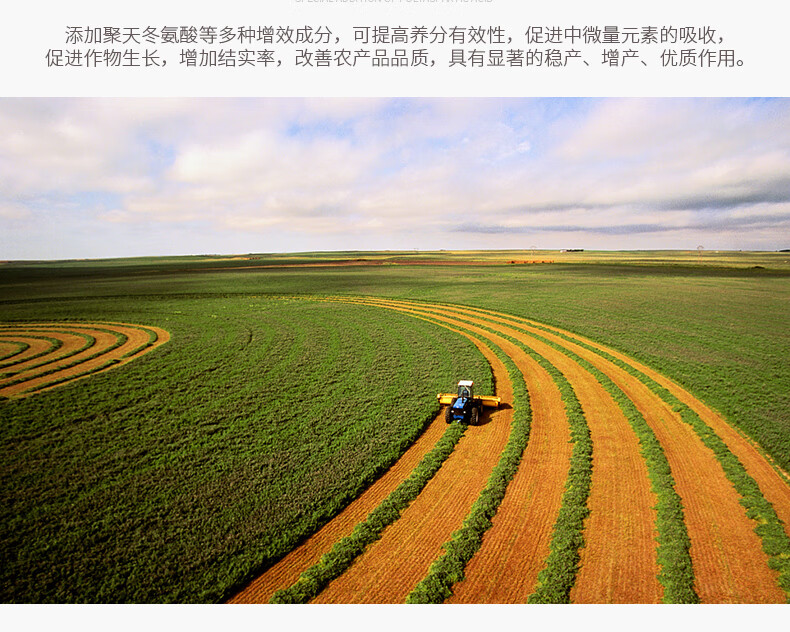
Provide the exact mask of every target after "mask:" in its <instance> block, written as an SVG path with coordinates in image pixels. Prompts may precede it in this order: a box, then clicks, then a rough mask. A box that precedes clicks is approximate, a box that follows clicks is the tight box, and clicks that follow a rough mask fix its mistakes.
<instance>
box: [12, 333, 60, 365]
mask: <svg viewBox="0 0 790 632" xmlns="http://www.w3.org/2000/svg"><path fill="white" fill-rule="evenodd" d="M4 335H5V334H4V330H3V329H2V328H0V339H2V338H3V336H4ZM9 337H10V338H13V341H15V342H16V344H19V345H21V346H22V348H21V350H20V351H18V352H17V353H14V354H13V355H9V356H6V357H5V358H4V359H3V362H0V374H5V373H7V372H9V371H16V370H17V368H18V367H19V365H21V364H22V363H24V362H29V361H31V360H33V359H34V358H37V357H40V356H44V355H48V354H50V353H53V352H54V351H55V349H58V348H59V347H60V345H61V344H62V342H61V341H60V340H57V339H55V338H52V337H50V336H43V335H42V336H36V335H34V334H30V335H27V336H20V335H18V334H9ZM7 344H14V342H12V341H8V342H7Z"/></svg>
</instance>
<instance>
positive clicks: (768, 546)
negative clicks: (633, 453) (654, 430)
mask: <svg viewBox="0 0 790 632" xmlns="http://www.w3.org/2000/svg"><path fill="white" fill-rule="evenodd" d="M474 311H479V312H480V313H484V314H494V313H493V312H491V313H489V312H486V311H485V310H474ZM495 317H497V318H498V319H501V320H504V319H505V318H506V319H507V320H508V321H509V322H519V321H522V322H525V323H529V325H530V326H531V327H532V328H535V329H542V330H544V331H546V332H551V333H552V334H556V335H557V336H560V337H562V338H564V339H565V340H567V341H569V342H572V343H574V344H578V345H579V346H581V347H584V348H586V349H588V350H590V351H593V352H594V353H596V354H597V355H599V356H600V357H603V358H606V359H607V360H609V361H612V362H614V363H615V364H617V365H618V366H620V367H621V368H623V369H624V370H626V371H627V372H628V373H629V374H631V375H633V376H636V377H637V378H638V379H640V380H641V382H643V383H644V384H646V385H647V386H649V387H650V388H651V390H652V391H653V392H655V393H656V394H657V395H658V396H660V397H661V398H662V399H663V400H664V401H666V402H668V403H669V404H670V405H671V406H672V407H673V410H674V412H675V413H678V414H679V418H681V419H682V420H683V421H684V422H685V423H688V424H690V425H692V426H693V427H695V432H696V433H697V435H698V436H699V437H700V438H701V439H702V442H703V443H704V444H705V445H706V446H707V447H708V448H709V449H710V450H711V451H712V452H713V453H714V454H715V456H716V459H717V460H718V462H719V463H720V467H721V468H722V469H723V472H724V473H725V474H726V476H727V478H728V479H729V480H730V482H731V483H732V485H733V486H734V487H735V488H736V489H737V490H738V493H739V495H740V496H741V500H740V504H741V505H743V506H744V507H746V508H747V515H748V516H749V517H750V518H752V519H753V520H755V521H756V522H757V525H756V527H755V532H756V533H757V534H758V535H759V536H760V537H761V539H762V542H763V550H764V551H765V553H766V554H767V555H768V556H769V558H770V559H769V560H768V566H769V567H770V568H772V569H774V570H776V571H778V573H779V577H778V584H779V586H781V588H782V589H783V590H784V591H785V594H787V587H788V581H787V578H788V575H787V569H788V559H790V556H789V555H788V551H789V550H790V548H789V547H788V537H787V534H786V533H785V531H784V530H783V529H782V523H781V521H780V520H779V519H778V517H777V514H776V511H775V510H774V508H773V506H772V505H771V503H770V502H768V501H767V500H766V498H765V497H764V496H763V494H762V493H761V490H760V487H759V486H758V484H757V483H756V481H755V480H754V479H753V478H752V477H751V476H750V475H749V474H748V472H747V470H746V468H745V467H744V465H743V464H742V463H740V461H739V460H738V459H737V458H736V457H735V456H734V455H733V454H732V453H731V452H730V451H729V449H728V448H727V446H726V445H725V443H724V442H723V441H722V439H721V438H720V437H719V436H718V435H717V434H716V433H715V432H714V431H713V430H712V429H711V428H710V427H709V426H707V425H705V424H704V423H703V422H701V420H700V418H699V416H698V415H697V414H696V413H695V412H694V411H693V410H691V408H689V407H688V406H686V405H685V404H683V403H682V402H680V401H679V400H678V399H677V398H676V397H674V396H673V395H672V394H671V393H670V392H669V391H668V390H667V389H666V388H664V387H662V386H661V385H660V384H658V383H657V382H656V381H654V380H652V379H651V378H649V377H648V376H646V375H645V374H644V373H642V372H641V371H639V370H638V369H637V368H636V367H635V366H632V365H631V364H629V363H628V362H627V361H626V360H625V359H624V358H623V357H622V356H619V357H618V358H615V357H614V356H613V355H611V354H610V353H607V352H606V351H605V350H603V349H602V348H601V347H600V346H599V345H594V343H589V342H584V341H583V339H581V338H580V337H578V336H574V335H571V334H568V333H567V332H562V331H561V330H558V329H556V328H553V327H548V326H544V325H541V324H539V323H534V322H533V321H527V320H526V319H518V318H516V317H513V316H508V315H504V314H498V315H495ZM532 335H534V334H532ZM566 353H570V352H569V351H567V350H566ZM612 353H614V352H612ZM574 355H575V354H574ZM576 358H577V361H579V362H580V363H584V364H585V365H586V366H588V369H589V370H590V371H593V372H595V373H596V375H598V377H599V379H600V380H601V382H602V383H603V384H604V385H606V386H607V388H610V389H612V387H614V388H617V387H616V386H615V384H614V383H613V382H611V381H610V380H609V379H608V377H607V376H606V375H603V374H601V373H600V372H599V371H598V369H597V368H596V367H593V366H590V365H589V364H588V363H586V361H585V360H584V359H583V358H581V357H578V356H576ZM617 390H618V391H619V388H618V389H617ZM618 399H619V400H620V401H621V402H623V405H624V406H625V407H629V406H633V404H632V403H631V402H629V401H628V398H627V397H625V396H624V394H623V393H622V392H621V393H620V394H619V395H618ZM636 412H637V413H638V411H636ZM635 428H637V427H636V426H635ZM644 429H645V428H644V426H642V431H641V432H640V431H639V430H638V429H637V431H638V432H640V440H643V438H644ZM648 444H652V447H651V449H650V450H649V451H647V450H643V453H644V454H645V458H646V459H647V460H648V463H649V462H650V460H651V459H652V460H653V461H654V464H653V468H652V469H654V470H655V469H656V468H658V470H659V471H660V472H663V474H662V475H661V478H663V480H664V484H663V487H664V489H665V492H667V493H664V494H663V495H661V494H659V497H660V498H662V502H660V503H659V505H658V509H659V511H660V512H661V513H662V514H663V515H664V518H663V519H660V520H659V521H658V527H659V532H660V536H659V538H660V541H662V542H664V543H667V544H668V543H669V540H674V544H672V545H669V546H667V547H663V549H664V550H663V551H662V549H661V548H660V553H659V554H660V555H661V556H662V560H663V566H664V568H665V572H663V573H662V575H663V576H662V583H664V584H665V587H666V589H667V593H668V594H666V595H665V598H668V599H667V600H677V601H695V597H696V595H695V593H694V590H693V587H691V586H690V584H689V580H690V579H691V564H690V561H689V560H688V559H687V557H688V555H687V553H684V549H685V550H687V549H688V546H689V545H688V543H687V535H685V534H684V533H683V531H684V529H683V528H682V525H680V524H679V517H680V515H682V514H680V512H681V507H680V506H679V500H678V499H677V498H673V496H675V493H674V492H671V493H670V490H669V488H668V487H667V484H668V483H669V482H670V481H671V472H670V471H669V468H668V464H665V463H664V461H666V457H665V456H664V455H663V454H661V453H663V450H661V453H659V452H657V450H656V449H657V448H660V447H661V446H660V445H658V444H656V443H655V442H654V441H653V440H650V439H648ZM644 447H647V445H645V446H644ZM651 454H652V456H650V455H651ZM751 465H752V466H753V467H755V468H758V469H759V468H761V466H764V465H765V463H764V462H760V461H758V462H756V463H754V462H753V463H751ZM761 471H763V472H764V467H762V468H761ZM651 478H655V477H654V474H652V473H651ZM654 484H655V481H654ZM661 487H662V486H657V488H656V489H657V491H658V490H659V489H660V488H661ZM780 489H781V486H780ZM779 500H780V501H781V500H782V499H781V497H780V498H779ZM667 502H668V503H669V504H666V503H667ZM783 509H784V510H787V504H786V502H785V503H784V505H783ZM673 516H674V517H673ZM667 517H673V518H672V519H671V520H670V521H669V522H667V519H666V518H667ZM673 524H674V526H673ZM670 533H671V534H673V536H669V540H667V537H668V534H670ZM667 568H669V569H672V571H671V573H670V575H671V576H674V577H675V581H674V582H673V581H670V577H668V576H667V573H666V569H667ZM672 584H674V588H672ZM672 595H674V597H672Z"/></svg>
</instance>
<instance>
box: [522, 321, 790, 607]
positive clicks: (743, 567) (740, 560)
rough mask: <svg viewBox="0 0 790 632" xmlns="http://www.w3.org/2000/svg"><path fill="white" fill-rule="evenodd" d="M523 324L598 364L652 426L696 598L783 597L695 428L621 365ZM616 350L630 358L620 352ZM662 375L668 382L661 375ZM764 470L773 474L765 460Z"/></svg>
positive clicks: (722, 600) (736, 501)
mask: <svg viewBox="0 0 790 632" xmlns="http://www.w3.org/2000/svg"><path fill="white" fill-rule="evenodd" d="M553 329H555V328H553ZM529 330H530V331H534V332H535V333H536V334H539V335H542V336H544V337H546V338H549V339H552V340H553V341H555V342H557V343H558V344H560V345H562V346H564V347H566V348H567V349H569V350H571V351H573V352H574V353H577V354H578V355H579V356H581V357H583V358H585V359H586V360H588V361H589V362H590V363H592V364H593V365H595V366H596V367H597V368H599V369H600V370H601V371H603V372H604V373H605V374H606V375H607V376H609V377H610V378H611V379H612V381H613V382H615V384H617V385H618V386H619V387H620V388H621V389H622V390H623V391H624V392H625V394H626V395H627V396H628V397H629V399H631V400H632V401H633V402H634V404H635V405H636V407H637V408H638V409H639V411H640V412H641V413H642V414H643V415H644V417H645V419H646V421H647V422H648V424H649V425H650V427H651V428H652V429H653V431H654V432H655V433H656V437H657V438H658V440H659V441H660V442H661V445H662V447H663V448H664V451H665V453H666V456H667V460H668V461H669V464H670V467H671V468H672V474H673V477H674V478H675V489H676V491H677V493H678V494H679V496H680V497H681V499H682V501H683V506H684V512H685V518H686V526H687V529H688V533H689V538H690V540H691V549H690V553H691V558H692V562H693V564H694V572H695V578H696V581H695V589H696V590H697V593H698V595H699V597H700V600H701V601H702V602H703V603H780V602H784V601H785V598H784V593H783V592H782V591H781V589H780V588H779V586H778V584H777V577H778V573H777V572H775V571H773V570H771V569H770V568H768V565H767V561H768V558H767V556H766V554H765V553H764V552H763V551H762V543H761V541H760V539H759V537H758V536H757V534H756V533H755V532H754V527H755V526H756V525H755V524H754V522H753V521H752V520H751V519H749V518H748V517H747V516H746V512H745V510H744V508H743V507H742V506H741V505H740V503H739V500H740V497H739V495H738V494H737V492H736V491H735V489H734V487H733V486H732V484H731V483H730V482H729V481H728V480H727V478H726V476H725V474H724V471H723V470H722V468H721V465H720V464H719V463H718V461H717V460H716V459H715V457H714V455H713V453H712V452H711V451H710V450H709V449H708V448H707V447H706V446H705V445H704V444H703V443H702V441H701V440H700V439H699V437H698V436H697V435H696V433H695V432H694V430H693V429H692V428H691V427H690V426H689V425H688V424H686V423H684V422H683V421H682V420H681V419H680V416H679V415H678V414H677V413H674V412H673V411H672V410H671V409H670V407H669V406H668V405H667V404H665V403H664V402H663V401H662V400H661V399H660V398H659V397H658V395H656V394H655V393H653V392H652V391H651V390H650V389H649V388H648V387H647V386H646V385H644V384H643V383H642V382H640V381H639V380H638V379H636V378H635V377H633V376H631V375H630V374H628V373H627V372H626V371H624V370H623V369H621V368H619V367H617V366H615V365H614V364H612V363H611V362H609V361H608V360H606V359H604V358H602V357H601V356H599V355H597V354H595V353H593V352H591V351H589V350H587V349H585V348H583V347H580V346H578V345H575V344H573V343H570V342H568V341H567V340H565V339H563V338H560V337H559V336H554V335H552V334H551V333H548V332H546V331H544V330H539V329H533V328H529ZM555 331H561V330H558V329H555ZM577 338H578V339H580V340H583V339H582V338H580V337H577ZM585 342H586V341H585ZM595 346H596V347H597V348H599V349H602V350H604V351H607V352H608V353H612V355H619V354H616V353H614V352H612V351H611V350H608V349H606V348H605V347H602V346H600V345H595ZM620 357H621V358H622V359H623V360H624V361H626V362H629V363H631V364H634V365H635V364H636V363H634V362H633V361H632V360H630V359H627V358H626V357H625V356H620ZM645 368H646V367H645ZM653 373H654V372H653ZM654 374H655V373H654ZM655 375H657V374H655ZM651 377H652V376H651ZM658 377H661V376H658ZM662 380H663V381H664V382H667V380H666V378H662ZM675 388H678V389H679V387H677V386H675ZM697 404H698V405H699V402H697ZM736 435H737V433H736ZM738 436H739V435H738ZM760 459H761V460H762V461H763V462H764V459H762V458H761V457H760ZM747 469H749V468H748V466H747ZM758 469H759V468H758ZM767 471H770V473H771V474H772V475H773V476H774V477H776V478H778V475H777V474H776V472H774V471H773V470H772V469H771V468H770V466H768V468H767ZM750 472H751V470H750ZM779 480H781V479H779ZM761 487H762V485H761ZM777 513H778V512H777ZM626 550H627V549H626Z"/></svg>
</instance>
